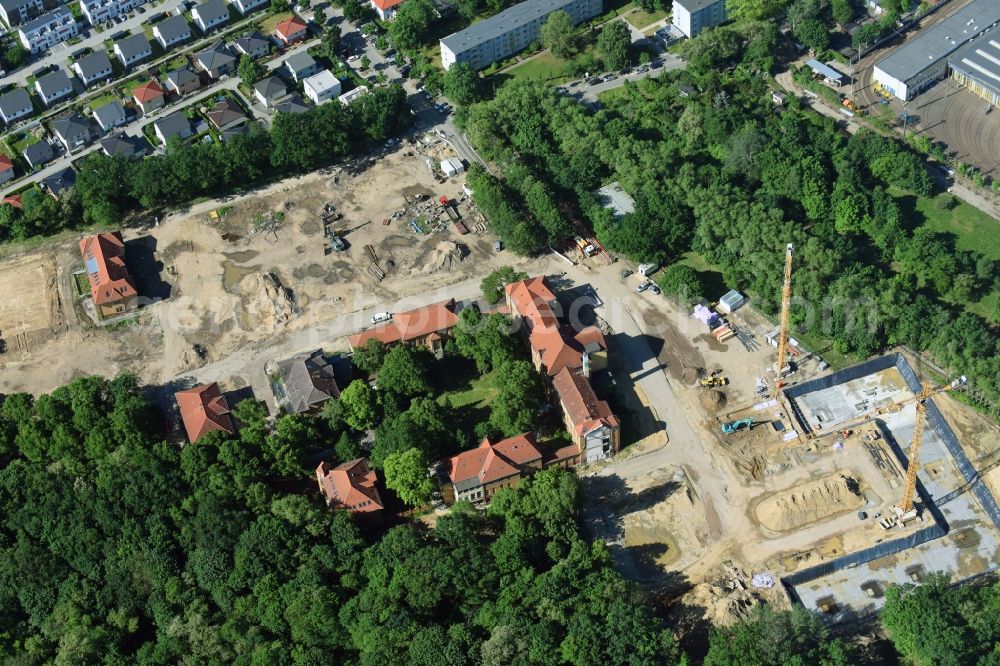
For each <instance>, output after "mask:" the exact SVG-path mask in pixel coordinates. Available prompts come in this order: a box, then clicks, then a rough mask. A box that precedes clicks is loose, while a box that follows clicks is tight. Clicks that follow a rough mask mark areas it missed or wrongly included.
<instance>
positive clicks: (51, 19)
mask: <svg viewBox="0 0 1000 666" xmlns="http://www.w3.org/2000/svg"><path fill="white" fill-rule="evenodd" d="M76 34H77V26H76V19H75V18H73V14H72V13H70V11H69V9H67V8H66V7H56V8H55V9H53V10H52V11H50V12H47V13H45V14H42V15H41V16H39V17H38V18H36V19H32V20H30V21H28V22H27V23H24V24H23V25H22V26H21V27H20V28H18V30H17V36H18V39H19V40H20V41H21V44H22V45H23V46H24V48H26V49H28V51H30V52H31V55H36V54H38V53H40V52H42V51H44V50H45V49H49V48H52V47H53V46H55V45H56V44H59V43H61V42H65V41H66V40H67V39H70V38H72V37H76Z"/></svg>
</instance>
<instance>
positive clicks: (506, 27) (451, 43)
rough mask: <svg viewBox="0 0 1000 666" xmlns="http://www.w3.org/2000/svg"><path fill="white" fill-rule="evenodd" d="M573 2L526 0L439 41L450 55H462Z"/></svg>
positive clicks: (571, 0)
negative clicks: (449, 51)
mask: <svg viewBox="0 0 1000 666" xmlns="http://www.w3.org/2000/svg"><path fill="white" fill-rule="evenodd" d="M573 1H574V0H526V2H522V3H519V4H516V5H514V6H513V7H510V8H508V9H505V10H503V11H502V12H500V13H499V14H496V15H494V16H491V17H490V18H488V19H484V20H482V21H480V22H479V23H475V24H473V25H470V26H469V27H468V28H466V29H465V30H460V31H458V32H455V33H452V34H450V35H448V36H447V37H445V38H444V39H442V40H441V44H442V45H443V46H447V47H448V48H449V49H451V51H452V53H462V52H464V51H466V50H468V49H469V48H472V47H474V46H476V45H478V44H482V43H483V42H487V41H489V40H491V39H493V38H495V37H500V36H501V35H506V34H507V33H509V32H511V31H513V30H515V29H516V28H519V27H520V26H522V25H527V24H528V23H531V22H532V21H534V20H535V19H538V18H541V17H543V16H547V15H549V14H551V13H552V12H554V11H557V10H559V9H562V8H563V7H565V6H566V5H568V4H570V3H572V2H573Z"/></svg>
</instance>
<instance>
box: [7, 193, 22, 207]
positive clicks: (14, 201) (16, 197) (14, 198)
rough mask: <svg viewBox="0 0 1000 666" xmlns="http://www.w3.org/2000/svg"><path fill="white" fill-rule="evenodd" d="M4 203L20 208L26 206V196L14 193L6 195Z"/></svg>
mask: <svg viewBox="0 0 1000 666" xmlns="http://www.w3.org/2000/svg"><path fill="white" fill-rule="evenodd" d="M3 203H5V204H10V205H11V206H13V207H14V208H17V209H18V210H20V209H22V208H24V198H23V197H22V196H21V195H20V194H12V195H10V196H9V197H4V198H3Z"/></svg>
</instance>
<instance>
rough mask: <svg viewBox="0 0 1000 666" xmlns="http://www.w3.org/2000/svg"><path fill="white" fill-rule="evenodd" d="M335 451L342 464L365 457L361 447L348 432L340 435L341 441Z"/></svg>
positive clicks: (334, 448)
mask: <svg viewBox="0 0 1000 666" xmlns="http://www.w3.org/2000/svg"><path fill="white" fill-rule="evenodd" d="M333 451H334V453H336V454H337V460H339V461H341V462H347V461H348V460H354V459H355V458H360V457H362V455H364V452H363V451H362V450H361V447H359V446H358V445H357V443H356V442H355V441H354V440H353V439H351V436H350V435H348V434H347V433H346V432H342V433H340V439H338V440H337V443H336V444H335V445H334V447H333Z"/></svg>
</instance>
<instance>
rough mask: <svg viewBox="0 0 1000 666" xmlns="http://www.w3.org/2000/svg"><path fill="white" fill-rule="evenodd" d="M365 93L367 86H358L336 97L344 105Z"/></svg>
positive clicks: (349, 103)
mask: <svg viewBox="0 0 1000 666" xmlns="http://www.w3.org/2000/svg"><path fill="white" fill-rule="evenodd" d="M367 94H368V86H358V87H357V88H354V89H353V90H348V91H347V92H345V93H344V94H343V95H341V96H340V97H338V98H337V99H339V100H340V103H341V104H343V105H344V106H350V105H351V103H352V102H353V101H354V100H356V99H358V98H359V97H363V96H365V95H367Z"/></svg>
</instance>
